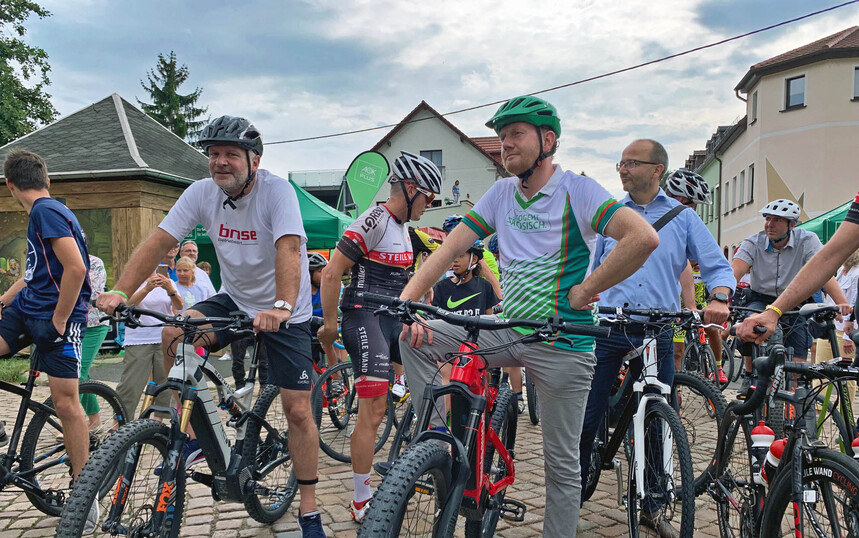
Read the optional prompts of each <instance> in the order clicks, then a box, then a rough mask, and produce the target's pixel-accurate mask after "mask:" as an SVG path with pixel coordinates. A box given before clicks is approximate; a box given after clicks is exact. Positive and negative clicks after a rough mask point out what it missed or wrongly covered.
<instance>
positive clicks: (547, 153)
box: [516, 125, 555, 189]
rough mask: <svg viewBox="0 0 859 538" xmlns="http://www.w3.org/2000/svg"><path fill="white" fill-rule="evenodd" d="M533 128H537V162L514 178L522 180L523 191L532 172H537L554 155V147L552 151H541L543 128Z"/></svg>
mask: <svg viewBox="0 0 859 538" xmlns="http://www.w3.org/2000/svg"><path fill="white" fill-rule="evenodd" d="M535 127H536V128H537V139H538V141H539V143H540V156H539V157H537V160H536V161H535V162H534V165H533V166H532V167H531V168H529V169H527V170H525V171H524V172H522V173H521V174H518V175H517V176H516V177H518V178H519V179H521V180H522V188H523V189H527V188H528V179H530V177H531V176H532V175H533V174H534V172H535V171H537V168H540V167H541V166H542V165H543V161H544V160H546V159H548V158H549V157H551V156H552V155H554V154H555V148H554V147H552V149H551V150H549V151H543V127H541V126H539V125H535Z"/></svg>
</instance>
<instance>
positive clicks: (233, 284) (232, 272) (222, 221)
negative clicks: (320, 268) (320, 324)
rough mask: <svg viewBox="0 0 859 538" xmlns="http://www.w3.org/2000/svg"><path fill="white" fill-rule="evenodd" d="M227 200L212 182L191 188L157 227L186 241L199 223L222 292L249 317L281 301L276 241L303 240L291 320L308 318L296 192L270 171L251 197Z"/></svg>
mask: <svg viewBox="0 0 859 538" xmlns="http://www.w3.org/2000/svg"><path fill="white" fill-rule="evenodd" d="M225 198H226V196H225V195H224V193H223V191H222V190H221V188H220V187H218V185H217V184H216V183H215V181H214V180H213V179H212V178H206V179H201V180H199V181H195V182H194V183H193V184H192V185H191V186H190V187H188V188H187V189H186V190H185V192H183V193H182V196H180V197H179V200H177V201H176V205H174V206H173V209H171V210H170V212H169V213H168V214H167V216H166V217H165V218H164V220H163V221H162V222H161V224H159V227H160V228H161V229H162V230H164V231H165V232H167V233H169V234H170V235H172V236H173V237H175V238H177V241H178V240H179V239H178V238H182V237H185V236H186V235H187V234H188V232H190V231H191V229H192V228H194V227H195V226H196V225H197V223H201V224H202V225H203V227H204V228H206V230H207V231H208V233H209V237H210V238H211V239H212V244H213V245H214V247H215V254H216V255H217V256H218V264H219V265H220V266H221V292H223V293H226V294H227V295H228V296H229V297H230V298H231V299H232V300H233V301H235V303H236V305H237V306H238V307H239V308H241V309H242V310H243V311H245V312H247V314H248V315H249V316H251V317H253V316H256V314H257V312H259V311H260V310H268V309H270V308H272V307H273V306H274V303H275V301H277V300H278V299H283V297H277V287H276V285H275V268H274V265H275V257H276V254H277V249H276V248H275V242H276V241H277V240H278V239H280V238H281V237H283V236H284V235H297V236H299V237H300V238H301V268H300V271H301V284H300V286H299V290H298V298H297V300H296V301H295V304H294V305H293V309H294V310H293V313H292V318H291V320H292V321H293V322H295V323H301V322H304V321H307V320H309V319H310V314H311V306H310V272H309V270H308V266H307V249H306V248H305V244H306V243H307V236H306V235H305V233H304V225H303V223H302V221H301V211H300V209H299V206H298V197H297V196H296V194H295V189H293V188H292V185H290V184H289V182H288V181H286V180H285V179H283V178H281V177H278V176H275V175H274V174H272V173H270V172H269V171H267V170H262V169H259V170H257V173H256V180H255V182H254V186H253V189H252V190H251V192H250V193H249V194H248V195H247V196H245V197H244V198H241V199H240V200H236V201H235V202H234V204H235V206H236V208H235V209H233V208H231V207H230V206H229V205H227V206H226V207H224V205H223V201H224V199H225Z"/></svg>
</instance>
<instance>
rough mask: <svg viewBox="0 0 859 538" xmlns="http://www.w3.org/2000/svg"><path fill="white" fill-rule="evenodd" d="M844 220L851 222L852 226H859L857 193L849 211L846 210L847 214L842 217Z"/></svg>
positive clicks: (858, 194) (858, 195)
mask: <svg viewBox="0 0 859 538" xmlns="http://www.w3.org/2000/svg"><path fill="white" fill-rule="evenodd" d="M844 220H845V221H847V222H852V223H853V224H859V193H857V194H856V198H854V199H853V203H852V204H850V209H848V210H847V214H846V215H844Z"/></svg>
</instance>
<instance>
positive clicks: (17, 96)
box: [0, 0, 57, 146]
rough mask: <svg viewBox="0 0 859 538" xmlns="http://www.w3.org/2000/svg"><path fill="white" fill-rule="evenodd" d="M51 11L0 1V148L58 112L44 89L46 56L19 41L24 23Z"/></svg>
mask: <svg viewBox="0 0 859 538" xmlns="http://www.w3.org/2000/svg"><path fill="white" fill-rule="evenodd" d="M31 14H35V15H37V16H38V17H39V18H40V19H41V18H44V17H48V16H50V12H48V11H47V10H45V9H43V8H42V7H41V6H40V5H39V4H37V3H35V2H30V1H27V0H0V146H2V145H4V144H6V143H7V142H10V141H12V140H15V139H16V138H19V137H21V136H24V135H25V134H27V133H29V132H31V131H34V130H35V129H36V128H37V127H38V126H39V125H44V124H46V123H49V122H51V121H53V119H54V118H55V117H56V116H57V110H56V109H55V108H54V105H52V104H51V101H50V97H51V96H50V95H49V94H47V93H45V91H44V89H45V87H46V86H48V85H49V84H50V83H51V81H50V80H49V79H48V71H50V70H51V66H50V65H48V53H46V52H45V51H44V50H42V49H40V48H39V47H34V46H31V45H28V44H26V43H24V41H22V38H23V37H24V34H26V33H27V29H26V28H24V21H26V20H27V18H29V17H30V15H31Z"/></svg>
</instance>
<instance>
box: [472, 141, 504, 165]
mask: <svg viewBox="0 0 859 538" xmlns="http://www.w3.org/2000/svg"><path fill="white" fill-rule="evenodd" d="M471 141H472V142H474V143H475V144H477V146H478V147H480V148H481V149H482V150H483V151H485V152H486V153H488V154H489V155H491V156H492V158H493V159H494V160H495V162H497V163H498V164H502V163H501V140H500V139H499V138H498V137H497V136H475V137H472V139H471Z"/></svg>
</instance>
